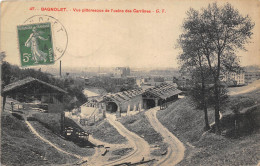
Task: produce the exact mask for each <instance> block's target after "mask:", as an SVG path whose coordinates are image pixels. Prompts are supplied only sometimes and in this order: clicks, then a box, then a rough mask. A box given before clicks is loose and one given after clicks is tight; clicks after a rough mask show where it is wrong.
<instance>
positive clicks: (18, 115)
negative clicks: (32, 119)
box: [12, 113, 24, 120]
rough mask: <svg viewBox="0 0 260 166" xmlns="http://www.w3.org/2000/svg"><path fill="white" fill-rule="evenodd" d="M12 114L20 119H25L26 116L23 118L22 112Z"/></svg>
mask: <svg viewBox="0 0 260 166" xmlns="http://www.w3.org/2000/svg"><path fill="white" fill-rule="evenodd" d="M12 115H13V116H14V117H16V118H17V119H19V120H24V118H23V117H22V115H20V114H17V113H12Z"/></svg>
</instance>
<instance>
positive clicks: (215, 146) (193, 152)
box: [157, 92, 260, 165]
mask: <svg viewBox="0 0 260 166" xmlns="http://www.w3.org/2000/svg"><path fill="white" fill-rule="evenodd" d="M252 94H258V92H254V93H248V94H244V95H242V96H244V98H243V100H248V99H245V98H247V97H249V96H250V97H251V98H250V99H249V100H252V99H254V101H255V100H258V99H257V95H252ZM258 96H259V95H258ZM240 102H241V96H234V97H231V98H230V104H229V105H230V106H233V105H234V104H237V103H240ZM190 103H191V102H190V99H189V98H187V97H186V98H183V99H180V100H178V101H176V102H175V103H173V104H172V105H171V106H170V107H169V108H168V109H166V110H163V111H160V112H158V113H157V117H158V119H159V121H160V122H161V123H162V124H163V125H165V126H166V127H167V128H168V129H169V130H170V131H171V132H172V133H173V134H175V135H176V136H177V137H178V138H179V139H180V140H181V141H182V142H184V143H187V142H189V143H191V144H192V145H193V146H195V147H193V148H192V147H190V146H186V147H187V150H186V152H185V153H186V156H185V159H184V160H183V161H182V162H181V163H179V165H191V164H192V165H248V164H256V163H257V162H258V161H259V160H260V151H259V150H258V151H257V149H259V146H260V142H259V140H260V133H259V131H256V132H254V133H253V134H252V135H249V136H246V137H242V138H239V139H229V138H226V137H223V136H216V135H215V134H212V133H206V134H204V135H203V136H202V134H203V133H204V131H203V126H204V115H203V112H202V111H201V110H197V109H195V108H194V107H193V106H192V105H191V104H190ZM249 105H250V104H249ZM230 111H231V109H230V108H226V111H225V113H226V114H227V113H230ZM213 118H214V117H213V111H212V110H209V119H210V122H212V121H213ZM186 145H187V144H186Z"/></svg>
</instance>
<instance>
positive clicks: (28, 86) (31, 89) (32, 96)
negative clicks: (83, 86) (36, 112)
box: [2, 77, 67, 113]
mask: <svg viewBox="0 0 260 166" xmlns="http://www.w3.org/2000/svg"><path fill="white" fill-rule="evenodd" d="M65 94H67V92H66V91H64V90H63V89H61V88H59V87H57V86H54V85H51V84H49V83H46V82H43V81H41V80H38V79H36V78H32V77H28V78H25V79H23V80H19V81H16V82H14V83H11V84H8V85H6V86H5V87H4V89H3V93H2V96H3V110H4V105H5V99H6V97H7V96H9V97H11V98H14V99H16V100H18V101H19V100H21V99H22V100H24V101H23V102H24V105H26V106H30V103H33V101H39V103H37V104H38V105H39V104H47V108H45V109H47V110H48V112H50V113H54V112H56V113H57V112H62V111H64V107H63V98H64V95H65ZM27 100H29V101H27ZM30 101H31V102H30ZM31 106H33V104H31Z"/></svg>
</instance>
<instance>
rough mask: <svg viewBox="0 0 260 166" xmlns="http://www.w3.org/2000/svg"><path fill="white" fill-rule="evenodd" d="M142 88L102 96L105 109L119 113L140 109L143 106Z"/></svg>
mask: <svg viewBox="0 0 260 166" xmlns="http://www.w3.org/2000/svg"><path fill="white" fill-rule="evenodd" d="M142 93H143V90H142V89H135V90H128V91H123V92H118V93H114V94H107V95H105V96H103V101H102V102H105V110H106V111H107V112H110V113H117V114H118V116H120V115H121V113H126V112H128V111H141V109H142V108H143V107H142V105H143V100H142Z"/></svg>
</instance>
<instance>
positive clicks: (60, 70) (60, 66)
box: [60, 60, 61, 77]
mask: <svg viewBox="0 0 260 166" xmlns="http://www.w3.org/2000/svg"><path fill="white" fill-rule="evenodd" d="M60 77H61V60H60Z"/></svg>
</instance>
